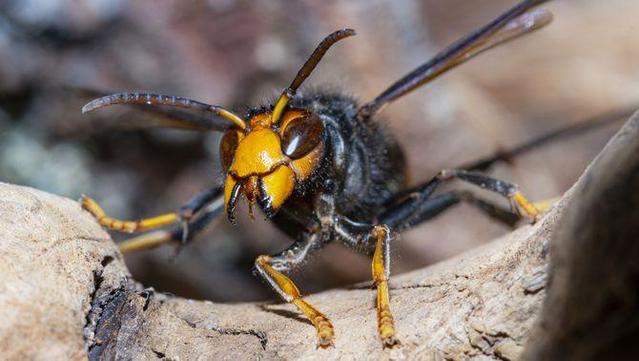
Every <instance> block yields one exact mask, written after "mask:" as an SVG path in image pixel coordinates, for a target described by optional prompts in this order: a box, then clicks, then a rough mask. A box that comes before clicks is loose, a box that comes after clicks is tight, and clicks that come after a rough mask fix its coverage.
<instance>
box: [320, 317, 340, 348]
mask: <svg viewBox="0 0 639 361" xmlns="http://www.w3.org/2000/svg"><path fill="white" fill-rule="evenodd" d="M315 325H316V328H317V346H318V347H321V348H327V347H332V346H334V344H333V340H334V339H335V331H334V329H333V325H332V324H331V321H329V320H328V318H326V317H325V316H318V317H317V318H316V319H315Z"/></svg>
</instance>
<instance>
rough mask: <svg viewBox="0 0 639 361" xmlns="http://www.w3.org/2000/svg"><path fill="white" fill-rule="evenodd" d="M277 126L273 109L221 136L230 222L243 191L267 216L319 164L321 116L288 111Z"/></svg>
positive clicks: (321, 146) (226, 205)
mask: <svg viewBox="0 0 639 361" xmlns="http://www.w3.org/2000/svg"><path fill="white" fill-rule="evenodd" d="M279 124H280V126H279V127H272V126H271V113H262V114H258V115H256V116H254V117H253V118H251V119H250V126H249V127H247V129H246V130H239V129H235V128H234V129H231V130H229V131H227V132H226V134H224V137H223V138H222V143H221V144H220V154H221V157H222V165H223V167H224V169H225V170H226V180H225V183H224V204H225V208H226V212H227V215H228V216H229V219H230V220H231V221H233V218H234V216H233V213H234V211H235V206H236V204H237V200H238V199H239V197H240V196H241V195H244V196H245V197H246V200H247V201H248V204H249V209H250V210H251V212H252V209H253V205H254V204H255V203H257V204H258V205H259V206H260V208H262V210H263V211H264V212H265V214H266V215H267V217H271V216H272V215H273V214H275V212H277V210H278V209H279V208H280V207H281V206H282V204H284V202H285V201H286V200H287V199H288V198H289V197H290V196H291V195H292V194H293V191H294V190H295V186H296V184H299V182H302V181H304V180H306V179H308V177H310V175H311V174H312V173H313V171H314V170H315V168H316V167H317V165H318V164H319V160H320V155H321V152H322V149H323V142H322V139H323V138H322V133H323V129H324V128H323V123H322V121H321V120H320V119H319V117H317V116H316V115H313V114H309V113H307V112H305V111H302V110H290V111H287V112H286V113H284V114H283V116H282V118H281V121H280V122H279Z"/></svg>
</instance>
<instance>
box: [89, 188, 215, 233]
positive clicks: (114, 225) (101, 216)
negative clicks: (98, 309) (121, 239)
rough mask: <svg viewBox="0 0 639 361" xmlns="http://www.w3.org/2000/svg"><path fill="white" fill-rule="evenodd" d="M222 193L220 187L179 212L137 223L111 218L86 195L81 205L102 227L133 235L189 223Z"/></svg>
mask: <svg viewBox="0 0 639 361" xmlns="http://www.w3.org/2000/svg"><path fill="white" fill-rule="evenodd" d="M221 192H222V188H219V187H216V188H211V189H208V190H206V191H204V192H202V193H199V194H197V195H196V196H195V197H193V198H192V199H191V200H189V201H188V202H187V203H186V204H185V205H184V206H182V207H181V208H180V209H179V210H178V211H177V212H172V213H165V214H162V215H159V216H155V217H151V218H144V219H140V220H137V221H123V220H119V219H115V218H112V217H109V216H108V215H107V214H106V213H105V212H104V210H103V209H102V207H100V205H99V204H98V203H97V202H96V201H94V200H93V199H91V198H89V197H87V196H84V195H83V196H82V199H81V200H80V203H81V204H82V208H84V209H86V210H87V211H89V213H91V214H92V215H93V216H94V217H95V218H96V219H97V220H98V222H99V223H100V225H102V226H104V227H106V228H108V229H112V230H114V231H120V232H127V233H133V232H142V231H146V230H150V229H154V228H159V227H162V226H166V225H169V224H172V223H175V222H178V221H187V220H188V219H189V218H190V217H192V216H193V214H194V213H195V212H197V211H198V210H200V209H201V208H202V207H204V206H205V205H206V204H207V203H209V202H211V201H212V200H213V199H214V198H216V197H217V196H218V195H219V194H221Z"/></svg>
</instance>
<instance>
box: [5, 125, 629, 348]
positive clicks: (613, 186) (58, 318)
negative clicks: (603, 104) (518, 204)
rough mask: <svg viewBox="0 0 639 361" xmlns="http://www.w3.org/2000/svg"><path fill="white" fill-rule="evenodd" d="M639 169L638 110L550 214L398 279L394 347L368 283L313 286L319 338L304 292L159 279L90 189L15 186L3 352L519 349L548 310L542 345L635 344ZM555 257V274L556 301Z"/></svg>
mask: <svg viewBox="0 0 639 361" xmlns="http://www.w3.org/2000/svg"><path fill="white" fill-rule="evenodd" d="M638 170H639V117H637V116H635V117H634V118H633V119H632V120H631V121H630V122H629V124H627V125H626V126H625V127H624V129H623V130H622V131H621V132H620V133H619V135H617V136H616V137H615V138H614V139H613V140H612V141H611V143H610V144H609V145H608V146H607V147H606V149H605V150H604V151H603V153H602V154H601V155H600V157H599V158H598V159H597V161H595V162H594V163H593V165H591V166H590V168H589V169H588V170H587V172H586V173H585V175H584V176H583V177H582V178H581V179H580V181H579V182H578V183H577V184H576V186H575V187H574V188H573V190H571V191H569V192H568V193H567V194H566V195H565V196H564V197H563V199H562V200H561V201H560V203H559V204H558V205H557V206H556V207H555V208H554V209H553V210H552V211H550V212H549V213H548V214H547V215H546V216H545V217H544V218H543V219H542V220H541V221H540V222H538V223H537V224H536V225H532V226H524V227H521V228H520V229H518V230H516V231H514V232H512V233H511V234H508V235H506V236H504V237H502V238H500V239H498V240H495V241H493V242H491V243H489V244H487V245H485V246H483V247H481V248H478V249H474V250H471V251H469V252H466V253H464V254H462V255H460V256H458V257H455V258H452V259H450V260H447V261H445V262H442V263H439V264H436V265H434V266H432V267H428V268H425V269H421V270H417V271H414V272H411V273H408V274H404V275H400V276H397V277H393V278H392V281H391V287H392V305H393V309H394V312H395V316H396V322H397V327H398V332H399V337H400V338H401V340H402V346H401V347H398V348H395V349H393V350H382V349H381V347H380V343H379V341H378V340H377V337H376V319H375V311H374V292H373V291H372V290H371V289H368V288H367V287H352V288H348V289H336V290H331V291H327V292H323V293H319V294H316V295H311V296H309V298H310V300H311V301H312V302H313V304H316V305H317V306H318V307H320V308H321V309H323V310H326V312H327V314H328V315H329V316H330V317H331V318H332V319H333V321H334V324H335V327H336V331H337V340H336V345H335V348H333V349H329V350H317V349H316V348H315V340H314V332H315V331H314V329H313V328H312V327H311V326H310V325H309V324H308V322H306V321H305V320H304V319H302V318H301V317H300V316H299V315H298V314H297V312H295V310H294V308H292V307H291V306H290V305H286V304H260V303H244V304H215V303H212V302H202V301H192V300H186V299H181V298H177V297H169V296H166V295H162V294H158V293H154V292H153V291H151V290H145V289H144V288H143V287H142V286H141V285H139V284H137V283H136V282H134V281H133V280H132V279H131V278H130V275H129V273H128V271H127V269H126V267H125V265H124V263H123V262H122V257H121V255H120V254H119V253H118V251H117V249H116V247H115V245H114V244H113V242H112V241H111V240H110V238H109V237H108V235H107V234H106V233H105V232H104V231H103V230H101V229H100V228H99V226H98V225H97V224H96V223H95V222H94V221H93V219H92V218H91V217H90V216H89V215H88V214H87V213H86V212H83V211H82V210H81V209H80V207H79V205H78V204H77V203H76V202H74V201H71V200H68V199H63V198H60V197H57V196H53V195H50V194H46V193H43V192H40V191H37V190H33V189H29V188H25V187H18V186H12V185H7V184H0V319H2V320H3V321H2V322H1V323H0V352H2V355H3V357H6V358H9V359H25V358H28V359H69V358H71V359H82V358H84V357H86V355H88V357H89V358H90V359H113V358H118V359H133V358H135V359H152V358H166V359H178V358H179V359H181V360H186V359H197V358H202V359H209V358H210V359H233V360H236V359H256V358H264V359H272V358H277V359H280V358H284V359H298V358H300V359H301V358H303V359H327V358H328V359H336V358H351V359H371V358H372V359H378V358H381V359H384V358H388V357H392V358H402V357H406V358H411V359H412V358H414V357H416V356H420V357H421V358H426V359H429V358H433V359H442V358H443V359H467V358H476V359H508V360H510V359H515V358H517V357H518V356H519V355H520V354H521V353H522V351H523V350H524V345H525V344H526V342H527V340H528V339H529V335H530V334H531V331H530V330H531V329H532V328H533V326H534V325H535V322H536V321H535V320H536V319H537V318H538V316H539V315H540V314H541V313H543V315H542V316H541V321H542V322H541V323H540V324H539V325H538V326H536V329H535V330H536V331H535V332H534V333H533V337H532V338H531V341H530V343H529V345H528V346H527V349H526V351H525V356H526V357H528V358H530V359H537V358H546V357H549V356H554V357H556V358H559V357H563V356H564V355H567V354H573V355H576V356H575V357H582V358H586V357H596V356H602V355H604V354H607V353H609V352H613V351H614V352H616V354H617V355H624V356H628V355H629V353H630V352H632V351H634V350H633V349H632V348H631V346H632V345H631V344H625V345H627V346H628V347H626V348H621V347H618V345H624V342H625V341H627V340H631V339H630V338H629V337H631V336H632V335H633V334H636V331H637V323H638V321H637V320H638V319H637V309H638V308H639V307H638V303H639V302H638V299H639V298H638V297H637V287H636V284H637V275H638V270H639V266H638V263H637V262H638V260H639V244H638V243H637V242H636V241H635V239H633V236H634V237H635V238H636V235H637V234H638V232H637V231H638V230H639V229H638V228H637V227H639V221H638V212H639V208H638V207H637V205H639V196H638V195H637V194H636V192H635V193H634V194H633V192H634V191H635V190H636V189H637V186H638V185H639V184H638V183H639V172H638ZM553 231H556V232H555V233H554V236H553ZM551 239H552V242H551ZM551 243H552V247H551V246H550V244H551ZM549 250H550V251H549ZM549 255H551V258H552V263H551V264H552V287H551V289H550V293H549V297H548V299H547V300H546V302H545V306H543V307H542V304H544V299H545V296H546V290H545V287H546V279H547V269H548V262H549ZM633 282H634V283H633ZM633 286H634V287H633Z"/></svg>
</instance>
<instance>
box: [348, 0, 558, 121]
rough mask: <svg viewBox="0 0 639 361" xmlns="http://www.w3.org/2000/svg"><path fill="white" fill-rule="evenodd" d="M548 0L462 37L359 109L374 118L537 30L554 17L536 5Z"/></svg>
mask: <svg viewBox="0 0 639 361" xmlns="http://www.w3.org/2000/svg"><path fill="white" fill-rule="evenodd" d="M546 1H548V0H526V1H522V2H520V3H519V4H518V5H516V6H515V7H513V8H511V9H510V10H508V11H506V12H505V13H503V14H502V15H500V16H499V17H498V18H497V19H495V20H493V21H492V22H490V23H488V24H487V25H485V26H484V27H482V28H480V29H478V30H476V31H475V32H473V33H471V34H469V35H467V36H465V37H463V38H461V39H459V40H458V41H457V42H455V43H453V44H452V45H451V46H449V47H448V48H446V49H445V50H444V51H442V52H440V53H439V54H437V55H435V57H433V58H432V59H431V60H430V61H428V62H426V63H424V64H423V65H421V66H419V67H418V68H417V69H415V70H413V71H412V72H410V73H408V74H407V75H406V76H404V77H403V78H401V79H399V80H398V81H397V82H395V83H394V84H392V85H391V86H390V87H388V89H386V90H385V91H384V92H382V93H381V94H380V95H379V96H377V97H376V98H375V99H373V100H372V101H370V102H368V103H366V104H364V105H363V106H362V107H361V108H360V110H359V116H360V117H361V118H362V119H367V118H370V116H371V115H373V114H374V113H376V112H377V111H379V110H380V109H381V108H382V107H383V106H385V105H387V104H389V103H390V102H392V101H394V100H395V99H397V98H399V97H401V96H403V95H406V94H407V93H409V92H411V91H413V90H415V89H417V88H418V87H420V86H422V85H424V84H426V83H428V82H430V81H431V80H433V79H435V78H437V77H438V76H440V75H442V74H443V73H445V72H446V71H448V70H450V69H452V68H454V67H456V66H458V65H460V64H462V63H464V62H466V61H468V60H469V59H471V58H473V57H475V56H477V55H478V54H481V53H482V52H484V51H486V50H488V49H490V48H493V47H495V46H497V45H501V44H504V43H506V42H508V41H510V40H513V39H516V38H518V37H520V36H522V35H525V34H528V33H530V32H532V31H534V30H537V29H539V28H541V27H543V26H545V25H547V24H549V23H550V22H551V21H552V14H551V13H550V12H549V11H546V10H543V9H539V10H531V9H532V8H533V7H535V6H537V5H539V4H541V3H544V2H546Z"/></svg>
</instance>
